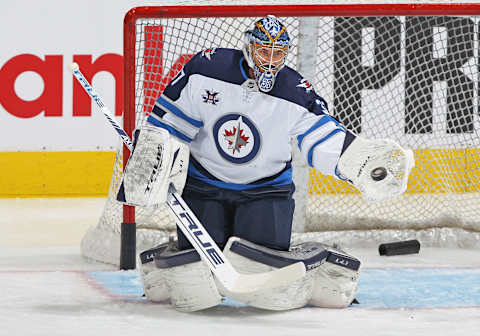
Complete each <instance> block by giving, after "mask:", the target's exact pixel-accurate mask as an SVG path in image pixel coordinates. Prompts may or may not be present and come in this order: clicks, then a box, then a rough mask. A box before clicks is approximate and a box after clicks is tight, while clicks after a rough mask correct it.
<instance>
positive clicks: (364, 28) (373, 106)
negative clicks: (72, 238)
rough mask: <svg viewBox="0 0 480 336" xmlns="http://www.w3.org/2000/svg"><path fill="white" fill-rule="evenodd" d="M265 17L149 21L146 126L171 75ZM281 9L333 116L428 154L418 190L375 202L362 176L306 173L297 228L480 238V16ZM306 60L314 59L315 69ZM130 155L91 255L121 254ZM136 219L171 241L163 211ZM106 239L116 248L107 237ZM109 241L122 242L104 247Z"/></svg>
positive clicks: (457, 242) (475, 243)
mask: <svg viewBox="0 0 480 336" xmlns="http://www.w3.org/2000/svg"><path fill="white" fill-rule="evenodd" d="M372 13H374V12H373V11H372ZM256 19H257V18H255V17H247V18H238V17H236V18H224V17H218V18H205V17H201V18H168V19H166V18H162V19H161V18H154V17H152V18H148V19H139V20H137V22H136V31H135V35H136V36H135V41H136V42H135V43H136V44H135V78H136V86H135V87H136V89H135V93H133V92H132V93H131V94H135V115H136V124H137V125H139V124H141V123H142V122H143V120H144V119H145V117H146V115H147V114H148V113H149V112H150V111H151V109H152V106H153V103H154V102H155V99H156V98H157V97H158V96H159V94H160V93H161V92H162V90H163V89H164V88H165V85H166V84H167V83H168V82H169V81H170V80H171V79H172V78H173V77H174V76H175V74H176V73H177V72H178V71H179V70H180V69H181V67H182V66H183V65H184V64H185V63H186V62H187V61H188V60H189V59H190V58H191V56H192V55H193V54H195V53H197V52H199V51H201V50H204V49H207V48H212V47H223V48H236V49H238V48H241V46H242V41H243V32H244V31H245V30H247V29H248V28H250V26H251V25H252V23H253V22H254V21H255V20H256ZM280 19H281V20H282V21H283V22H284V24H285V25H286V26H287V27H288V31H289V34H290V36H291V39H292V45H293V47H292V48H291V50H290V52H289V55H288V58H287V62H286V64H287V65H288V66H290V67H293V68H296V69H297V68H302V69H300V70H308V73H303V75H304V76H305V77H306V78H308V79H309V80H310V81H311V82H312V84H313V85H314V87H315V90H316V91H317V93H318V94H319V95H321V96H322V97H324V98H325V99H326V100H327V102H328V103H329V109H330V112H331V114H332V115H334V116H335V117H336V118H338V119H339V120H340V121H341V122H342V123H343V124H345V125H346V126H347V127H348V128H349V129H351V130H352V131H354V132H355V133H358V134H361V135H362V136H365V137H368V138H391V139H393V140H395V141H397V142H398V143H400V144H401V145H402V146H405V147H408V148H412V149H413V150H414V151H415V158H416V168H415V169H414V171H413V172H412V175H411V178H410V180H409V188H408V191H407V193H406V194H404V195H402V196H400V197H398V198H396V199H394V200H391V201H387V202H382V203H377V204H369V203H366V202H364V201H363V200H362V199H361V196H360V195H359V194H358V193H357V192H356V191H355V189H354V188H352V187H351V186H349V185H347V184H345V183H343V182H338V181H335V180H334V179H333V178H329V177H325V176H322V175H321V174H319V173H317V172H316V171H315V170H313V169H312V170H310V171H309V173H308V174H309V175H308V185H305V183H304V182H302V183H301V184H299V183H298V182H297V187H298V189H299V190H300V193H301V194H302V195H301V196H296V199H297V209H303V208H305V209H306V213H305V216H303V217H304V218H305V222H304V223H295V226H294V228H295V229H296V231H305V232H308V233H303V234H299V233H297V234H295V235H294V239H296V240H297V241H302V240H322V241H324V242H326V243H333V242H335V243H339V244H341V245H344V246H347V245H348V246H359V245H360V246H372V245H376V244H378V243H381V242H386V241H391V240H396V239H414V238H417V239H420V240H421V242H422V243H423V244H425V245H433V246H439V245H440V246H462V247H470V248H472V247H473V248H479V247H480V243H479V242H480V233H479V232H480V223H479V222H480V219H479V218H480V187H479V182H480V163H479V162H480V160H479V159H480V149H479V148H478V147H479V133H478V132H479V130H480V125H479V123H480V121H479V110H478V104H477V100H478V99H479V95H478V90H479V88H478V83H477V79H478V75H479V69H478V61H477V59H478V56H479V55H478V48H479V38H478V36H479V28H478V27H479V25H480V20H479V19H478V18H477V17H450V16H442V17H397V16H389V17H375V16H371V17H337V18H334V17H316V18H309V19H308V20H307V21H305V20H303V19H302V20H300V19H299V18H296V17H281V18H280ZM312 30H313V32H314V34H313V35H312ZM312 36H314V37H313V38H312ZM298 46H300V47H298ZM299 50H300V51H299ZM312 55H313V57H312ZM302 62H307V63H308V62H310V63H311V64H310V67H308V66H305V64H301V63H302ZM127 113H129V112H128V111H127ZM131 113H133V111H132V112H131ZM121 156H122V152H121V150H119V152H118V155H117V160H116V164H115V171H114V173H113V178H112V184H111V188H110V196H109V199H108V200H107V203H106V205H105V210H104V214H103V216H102V218H101V219H100V222H99V224H98V225H97V227H95V228H92V229H91V230H90V231H89V233H88V234H87V235H86V237H85V238H84V240H83V242H82V250H83V251H84V252H83V253H84V254H85V255H87V256H89V257H92V258H94V259H97V260H102V261H107V262H112V263H118V251H119V248H118V249H117V247H118V246H119V242H118V243H117V240H118V239H119V233H120V223H121V222H122V208H121V205H120V204H119V203H117V202H116V201H115V200H114V198H115V195H116V190H117V188H118V186H119V181H120V177H121V171H122V163H121V162H122V159H121ZM294 167H295V163H294ZM302 190H303V191H302ZM302 203H305V207H304V206H303V204H302ZM296 218H297V217H296ZM136 223H137V228H138V234H137V241H138V248H139V249H142V248H148V247H151V246H152V245H154V244H155V243H158V242H161V241H164V240H165V239H166V238H167V236H168V234H169V233H171V232H173V231H174V229H175V226H174V223H173V222H172V221H171V220H170V218H169V217H168V215H167V213H166V211H163V209H157V210H151V209H150V210H148V209H141V208H138V207H137V208H136ZM100 240H103V241H101V242H99V241H100ZM105 241H108V242H111V244H112V246H114V247H113V248H110V247H105ZM98 246H102V247H101V250H103V251H104V250H105V249H107V250H108V249H112V251H111V252H102V253H100V254H102V256H99V254H98V252H97V251H96V249H97V248H98ZM108 253H111V255H108V256H107V255H104V254H108Z"/></svg>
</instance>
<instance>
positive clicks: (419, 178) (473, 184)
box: [309, 148, 480, 194]
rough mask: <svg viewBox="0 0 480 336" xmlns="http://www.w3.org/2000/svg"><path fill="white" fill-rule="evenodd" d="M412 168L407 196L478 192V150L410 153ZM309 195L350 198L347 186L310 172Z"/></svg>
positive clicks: (415, 151)
mask: <svg viewBox="0 0 480 336" xmlns="http://www.w3.org/2000/svg"><path fill="white" fill-rule="evenodd" d="M414 154H415V168H414V169H413V170H412V172H411V174H410V177H409V179H408V182H409V183H408V188H407V193H446V192H453V193H465V192H479V191H480V149H479V148H467V149H419V150H414ZM309 178H310V181H309V182H310V188H309V192H310V193H311V194H324V193H327V194H350V193H357V190H356V189H355V188H354V187H352V186H351V185H350V184H348V183H346V182H343V181H339V180H337V179H335V178H333V177H331V176H324V175H322V174H320V173H318V172H317V171H315V169H310V176H309Z"/></svg>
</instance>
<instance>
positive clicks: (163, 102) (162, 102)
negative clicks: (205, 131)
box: [157, 96, 203, 128]
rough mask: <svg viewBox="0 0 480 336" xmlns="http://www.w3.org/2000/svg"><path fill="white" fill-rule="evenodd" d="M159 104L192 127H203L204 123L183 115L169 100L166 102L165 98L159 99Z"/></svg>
mask: <svg viewBox="0 0 480 336" xmlns="http://www.w3.org/2000/svg"><path fill="white" fill-rule="evenodd" d="M157 103H159V104H160V105H162V106H163V107H165V108H167V109H168V110H169V111H170V112H172V113H173V114H175V115H176V116H177V117H179V118H182V119H183V120H185V121H187V122H188V123H190V124H191V125H193V126H195V127H197V128H200V127H202V126H203V122H202V121H199V120H195V119H193V118H190V117H189V116H187V115H186V114H185V113H183V111H182V110H180V109H179V108H178V107H176V106H175V105H173V104H172V103H170V102H169V101H168V100H166V99H165V98H163V97H162V96H160V97H158V99H157Z"/></svg>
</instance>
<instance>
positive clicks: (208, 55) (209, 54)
mask: <svg viewBox="0 0 480 336" xmlns="http://www.w3.org/2000/svg"><path fill="white" fill-rule="evenodd" d="M215 50H217V48H208V49H205V50H204V51H202V56H203V57H206V58H207V59H208V60H209V61H211V60H212V55H213V54H215Z"/></svg>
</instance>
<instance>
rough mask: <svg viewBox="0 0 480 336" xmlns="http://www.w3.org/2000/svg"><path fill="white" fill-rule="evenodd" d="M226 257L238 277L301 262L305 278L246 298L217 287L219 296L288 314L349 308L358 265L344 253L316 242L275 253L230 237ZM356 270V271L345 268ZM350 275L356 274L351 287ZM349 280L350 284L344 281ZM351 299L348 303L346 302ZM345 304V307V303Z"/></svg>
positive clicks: (356, 261) (219, 285) (248, 295)
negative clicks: (302, 309) (307, 309)
mask: <svg viewBox="0 0 480 336" xmlns="http://www.w3.org/2000/svg"><path fill="white" fill-rule="evenodd" d="M224 253H225V255H226V256H227V258H229V260H230V261H231V263H232V264H233V265H234V267H235V268H236V269H237V270H238V272H241V273H260V272H268V271H271V270H272V269H276V268H281V267H285V266H288V265H290V264H293V263H296V262H299V261H302V262H303V263H304V264H305V267H306V269H307V274H306V276H305V277H304V278H302V279H299V280H297V281H295V282H294V283H292V284H289V285H285V286H280V287H277V288H272V289H268V290H264V291H262V292H254V293H248V294H238V293H231V292H229V291H227V290H226V289H225V288H224V287H223V286H221V284H219V283H217V287H218V288H219V290H220V293H221V294H222V295H224V296H228V297H231V298H233V299H236V300H238V301H240V302H243V303H246V304H248V305H251V306H254V307H258V308H263V309H269V310H287V309H294V308H300V307H303V306H305V305H307V304H311V305H314V306H319V307H341V306H348V305H349V304H350V303H351V302H352V301H353V299H354V295H355V290H353V289H352V287H354V288H355V289H356V282H357V281H358V268H359V267H360V262H359V261H358V260H357V259H355V258H353V257H351V256H349V255H348V254H346V253H340V251H337V250H334V249H332V248H330V247H329V246H327V245H325V244H322V243H318V242H306V243H302V244H299V245H296V246H292V248H291V249H290V251H277V250H273V249H270V248H266V247H263V246H260V245H257V244H254V243H251V242H249V241H247V240H244V239H240V238H236V237H232V238H230V240H229V241H228V243H227V245H226V247H225V251H224ZM345 264H347V265H348V266H349V267H353V268H356V270H353V269H350V268H346V267H345ZM351 273H355V274H356V277H355V281H354V284H355V286H353V282H352V278H353V275H352V276H351ZM347 280H349V281H347ZM352 296H353V297H352ZM350 297H352V299H351V300H350V301H348V300H349V298H350ZM347 301H348V303H347V304H344V303H345V302H347Z"/></svg>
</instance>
